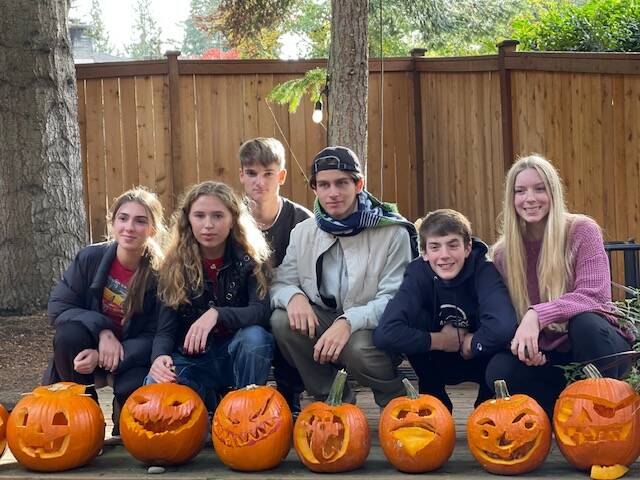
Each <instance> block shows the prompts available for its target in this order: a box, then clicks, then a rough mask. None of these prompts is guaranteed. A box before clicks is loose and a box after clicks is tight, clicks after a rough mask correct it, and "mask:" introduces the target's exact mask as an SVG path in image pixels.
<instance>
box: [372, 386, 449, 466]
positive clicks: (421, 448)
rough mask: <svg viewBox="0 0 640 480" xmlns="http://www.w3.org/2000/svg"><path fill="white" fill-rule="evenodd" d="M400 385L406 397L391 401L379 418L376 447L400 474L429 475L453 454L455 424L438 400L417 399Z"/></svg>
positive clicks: (423, 397)
mask: <svg viewBox="0 0 640 480" xmlns="http://www.w3.org/2000/svg"><path fill="white" fill-rule="evenodd" d="M402 383H404V386H405V388H406V390H407V396H406V397H399V398H394V399H393V400H391V402H389V404H388V405H387V406H386V407H385V409H384V410H383V411H382V414H381V415H380V428H379V436H380V446H381V447H382V450H383V452H384V454H385V456H386V457H387V459H388V460H389V462H391V464H392V465H393V466H394V467H396V468H397V469H398V470H400V471H401V472H408V473H420V472H430V471H432V470H435V469H437V468H440V467H441V466H442V465H443V464H444V463H445V462H446V461H447V460H448V459H449V457H450V456H451V454H452V453H453V447H455V444H456V430H455V424H454V422H453V418H452V417H451V413H449V410H448V409H447V407H445V406H444V404H443V403H442V402H441V401H440V400H438V399H437V398H435V397H432V396H431V395H418V393H417V392H416V390H415V388H413V385H411V382H409V380H407V379H406V378H405V379H403V380H402Z"/></svg>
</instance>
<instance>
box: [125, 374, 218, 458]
mask: <svg viewBox="0 0 640 480" xmlns="http://www.w3.org/2000/svg"><path fill="white" fill-rule="evenodd" d="M208 427H209V419H208V417H207V409H206V407H205V406H204V403H203V401H202V400H201V399H200V396H199V395H198V394H197V393H196V392H194V391H193V390H191V389H190V388H189V387H186V386H184V385H178V384H175V383H155V384H151V385H144V386H142V387H140V388H138V389H137V390H136V391H135V392H133V393H132V394H131V395H130V396H129V398H128V399H127V401H126V402H125V404H124V406H123V407H122V412H121V413H120V435H121V436H122V442H123V443H124V446H125V448H126V449H127V450H128V451H129V453H131V455H133V456H134V457H135V458H137V459H138V460H140V461H141V462H144V463H146V464H147V465H179V464H181V463H185V462H188V461H189V460H191V459H192V458H193V457H195V456H196V455H197V454H198V452H200V450H201V449H202V444H203V442H204V439H205V437H206V435H207V429H208Z"/></svg>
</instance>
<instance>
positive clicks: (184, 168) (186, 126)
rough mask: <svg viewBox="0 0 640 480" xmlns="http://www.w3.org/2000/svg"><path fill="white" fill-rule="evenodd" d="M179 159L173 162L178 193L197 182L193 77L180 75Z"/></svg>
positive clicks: (195, 114)
mask: <svg viewBox="0 0 640 480" xmlns="http://www.w3.org/2000/svg"><path fill="white" fill-rule="evenodd" d="M178 90H179V91H180V111H179V112H177V115H178V116H179V119H180V144H181V155H180V160H179V162H177V163H176V164H175V173H176V175H175V189H176V192H179V193H180V194H182V193H184V192H185V190H186V189H187V188H188V187H190V186H191V185H193V184H195V183H198V182H199V181H200V177H199V175H198V161H199V158H198V140H197V138H198V137H197V135H196V132H197V125H196V124H197V106H196V98H195V86H194V77H193V76H191V75H185V76H180V80H179V87H178Z"/></svg>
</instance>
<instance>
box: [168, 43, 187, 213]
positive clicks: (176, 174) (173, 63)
mask: <svg viewBox="0 0 640 480" xmlns="http://www.w3.org/2000/svg"><path fill="white" fill-rule="evenodd" d="M165 56H166V57H167V62H168V66H169V74H168V75H167V77H168V83H169V125H170V128H171V133H170V142H171V162H170V168H169V172H167V174H168V175H171V177H172V185H173V192H171V193H172V195H171V199H172V202H171V203H172V204H173V205H175V202H176V195H177V193H179V192H180V191H181V190H182V188H183V187H184V185H183V184H182V183H183V182H182V172H181V169H180V168H179V165H180V164H181V157H182V141H181V140H180V138H181V134H180V71H179V65H178V56H180V52H179V51H177V50H169V51H167V52H165ZM173 205H172V206H171V208H172V209H173Z"/></svg>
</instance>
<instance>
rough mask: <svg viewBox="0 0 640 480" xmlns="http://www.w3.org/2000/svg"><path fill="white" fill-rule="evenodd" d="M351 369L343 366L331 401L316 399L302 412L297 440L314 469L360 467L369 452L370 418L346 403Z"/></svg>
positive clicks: (299, 450) (307, 463)
mask: <svg viewBox="0 0 640 480" xmlns="http://www.w3.org/2000/svg"><path fill="white" fill-rule="evenodd" d="M346 379H347V372H345V371H344V370H340V371H339V372H338V374H337V375H336V378H335V380H334V382H333V385H332V386H331V391H330V393H329V397H328V398H327V402H326V403H325V402H314V403H312V404H311V405H309V406H307V407H306V408H305V409H303V410H302V411H301V412H300V415H298V419H297V420H296V424H295V426H294V429H293V444H294V447H295V449H296V452H297V454H298V457H300V460H301V461H302V463H304V464H305V466H306V467H307V468H308V469H309V470H311V471H313V472H347V471H349V470H355V469H356V468H360V467H361V466H362V464H363V463H364V461H365V460H366V459H367V456H368V455H369V449H370V448H371V438H370V435H369V425H368V423H367V419H366V417H365V416H364V413H362V410H360V409H359V408H358V407H356V406H355V405H351V404H348V403H346V404H343V403H342V393H343V391H344V384H345V382H346Z"/></svg>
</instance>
